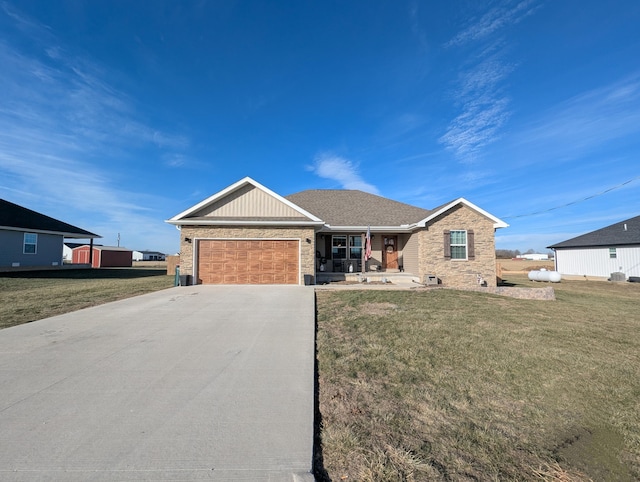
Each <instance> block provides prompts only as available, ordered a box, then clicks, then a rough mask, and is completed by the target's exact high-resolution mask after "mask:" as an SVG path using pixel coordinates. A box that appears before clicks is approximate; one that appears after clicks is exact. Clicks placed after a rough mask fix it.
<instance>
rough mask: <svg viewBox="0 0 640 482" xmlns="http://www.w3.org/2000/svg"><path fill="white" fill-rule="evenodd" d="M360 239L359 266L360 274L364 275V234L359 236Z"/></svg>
mask: <svg viewBox="0 0 640 482" xmlns="http://www.w3.org/2000/svg"><path fill="white" fill-rule="evenodd" d="M360 239H361V240H362V249H361V250H360V265H361V270H362V273H364V272H365V271H366V266H365V263H366V262H367V260H366V259H365V256H364V255H365V251H366V246H365V243H366V239H365V234H364V233H362V234H360Z"/></svg>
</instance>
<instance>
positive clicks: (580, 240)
mask: <svg viewBox="0 0 640 482" xmlns="http://www.w3.org/2000/svg"><path fill="white" fill-rule="evenodd" d="M635 244H638V245H640V216H636V217H634V218H630V219H627V220H626V221H620V222H618V223H614V224H611V225H609V226H606V227H604V228H601V229H596V230H595V231H591V232H590V233H586V234H583V235H581V236H577V237H575V238H571V239H568V240H566V241H562V242H561V243H557V244H554V245H552V246H548V248H552V249H555V248H587V247H599V246H611V247H613V246H622V245H635Z"/></svg>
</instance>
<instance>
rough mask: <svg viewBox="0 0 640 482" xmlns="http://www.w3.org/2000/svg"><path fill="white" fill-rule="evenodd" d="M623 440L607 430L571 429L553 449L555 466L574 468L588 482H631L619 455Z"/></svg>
mask: <svg viewBox="0 0 640 482" xmlns="http://www.w3.org/2000/svg"><path fill="white" fill-rule="evenodd" d="M623 448H624V439H623V438H622V435H620V434H619V433H618V432H616V431H614V430H612V429H611V428H608V427H597V428H584V427H580V428H577V429H575V430H574V431H573V432H572V433H570V434H568V436H567V437H566V438H565V439H564V440H563V441H562V442H561V443H560V444H559V445H558V446H557V447H556V448H555V449H554V451H553V452H554V454H555V456H556V458H557V459H558V462H559V463H560V464H562V465H564V464H567V465H569V466H571V467H575V468H576V469H578V470H579V471H580V472H581V473H583V474H586V475H587V476H588V477H589V478H590V479H591V480H618V481H632V480H634V478H633V477H632V475H631V473H630V472H629V470H628V468H627V467H625V465H623V464H622V462H621V461H620V458H619V454H620V453H621V451H622V450H623Z"/></svg>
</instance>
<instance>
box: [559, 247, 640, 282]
mask: <svg viewBox="0 0 640 482" xmlns="http://www.w3.org/2000/svg"><path fill="white" fill-rule="evenodd" d="M611 248H616V257H615V258H611V257H610V256H609V247H608V246H607V247H602V248H556V270H557V271H558V272H559V273H560V274H563V275H567V276H585V275H586V276H598V277H600V276H601V277H607V278H608V277H610V276H611V273H615V272H618V271H621V272H623V273H624V274H625V275H626V276H627V278H628V277H629V276H640V246H622V247H621V246H611Z"/></svg>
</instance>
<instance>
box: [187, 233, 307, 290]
mask: <svg viewBox="0 0 640 482" xmlns="http://www.w3.org/2000/svg"><path fill="white" fill-rule="evenodd" d="M198 241H297V242H298V286H300V285H303V284H304V279H302V280H301V278H303V276H302V238H229V237H225V238H193V240H192V244H193V260H192V263H193V272H192V276H193V282H195V280H197V279H198ZM314 261H315V260H314ZM314 276H315V273H314ZM267 286H268V285H267ZM273 286H280V285H273Z"/></svg>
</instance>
